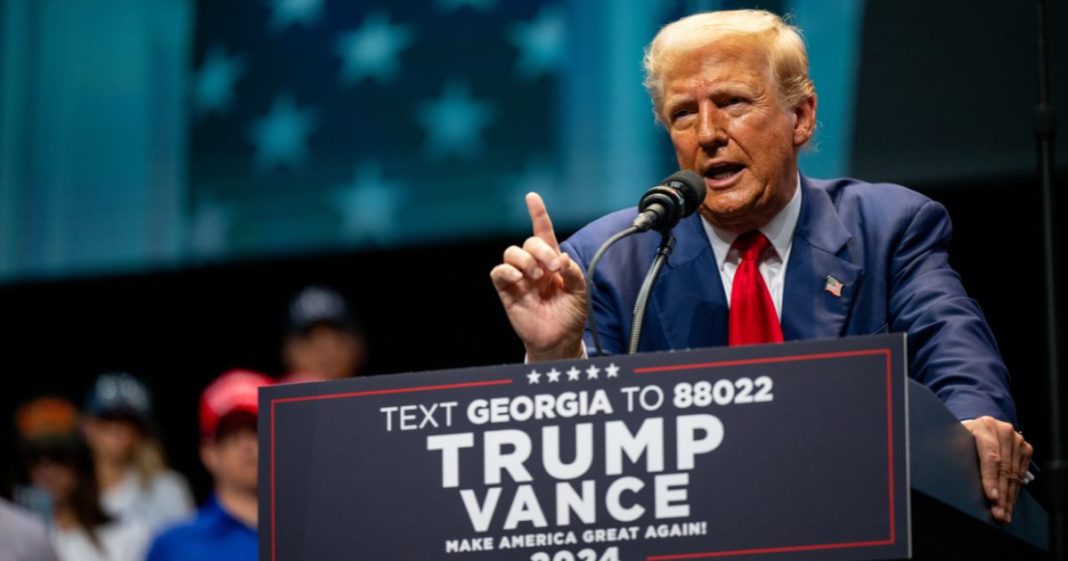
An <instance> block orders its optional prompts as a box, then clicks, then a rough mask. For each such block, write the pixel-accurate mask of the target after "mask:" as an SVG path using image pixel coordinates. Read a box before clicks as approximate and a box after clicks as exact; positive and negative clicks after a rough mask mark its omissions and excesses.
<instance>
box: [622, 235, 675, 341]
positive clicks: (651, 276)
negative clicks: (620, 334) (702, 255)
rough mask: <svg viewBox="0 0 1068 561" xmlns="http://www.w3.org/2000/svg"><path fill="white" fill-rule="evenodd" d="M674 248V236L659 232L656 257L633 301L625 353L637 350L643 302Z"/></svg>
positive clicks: (642, 317) (643, 309)
mask: <svg viewBox="0 0 1068 561" xmlns="http://www.w3.org/2000/svg"><path fill="white" fill-rule="evenodd" d="M674 249H675V236H674V234H672V233H671V231H670V230H669V231H666V232H663V233H662V234H661V237H660V247H659V248H658V249H657V250H656V257H655V258H654V259H653V264H652V266H650V267H649V272H647V273H645V280H644V281H642V287H641V290H639V291H638V299H637V300H636V301H635V302H634V320H633V321H632V322H631V326H630V346H629V347H628V349H627V354H636V353H637V352H638V341H639V340H641V336H642V323H644V322H645V304H646V302H647V301H648V300H649V294H650V293H651V292H652V291H653V285H654V284H656V279H657V278H659V277H660V269H661V268H663V266H664V262H665V261H667V258H668V256H669V255H671V251H672V250H674Z"/></svg>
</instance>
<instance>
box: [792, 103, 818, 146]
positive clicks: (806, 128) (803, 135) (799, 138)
mask: <svg viewBox="0 0 1068 561" xmlns="http://www.w3.org/2000/svg"><path fill="white" fill-rule="evenodd" d="M793 112H794V146H795V147H800V146H802V145H803V144H805V143H806V142H808V141H809V139H811V138H812V135H813V133H815V131H816V95H815V94H813V95H810V96H808V97H805V98H802V99H801V101H799V102H797V105H795V106H794V108H793Z"/></svg>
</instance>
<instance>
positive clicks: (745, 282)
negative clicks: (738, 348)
mask: <svg viewBox="0 0 1068 561" xmlns="http://www.w3.org/2000/svg"><path fill="white" fill-rule="evenodd" d="M770 244H771V242H769V241H768V238H766V237H764V234H761V233H760V232H759V231H757V230H751V231H749V232H746V233H744V234H742V235H741V236H738V239H736V240H734V243H733V244H731V248H733V249H737V250H738V253H739V254H740V255H741V257H742V262H741V263H739V264H738V270H737V271H735V272H734V282H733V283H732V285H731V313H730V321H729V323H728V327H729V337H728V343H729V344H730V345H731V346H732V347H733V346H735V345H755V344H758V343H781V342H782V340H783V338H782V327H781V326H779V318H778V316H776V315H775V304H774V303H773V302H772V301H771V293H770V292H768V285H767V284H765V283H764V277H763V276H761V274H760V266H759V265H760V256H761V255H763V253H764V250H766V249H767V248H768V246H769V245H770Z"/></svg>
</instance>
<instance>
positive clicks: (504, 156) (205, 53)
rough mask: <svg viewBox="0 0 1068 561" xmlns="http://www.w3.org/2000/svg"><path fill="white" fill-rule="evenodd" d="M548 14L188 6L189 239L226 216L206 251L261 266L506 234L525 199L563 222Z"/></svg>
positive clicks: (536, 0) (543, 2)
mask: <svg viewBox="0 0 1068 561" xmlns="http://www.w3.org/2000/svg"><path fill="white" fill-rule="evenodd" d="M546 6H551V7H546ZM564 6H565V4H563V3H561V2H560V0H531V1H530V2H521V3H509V2H501V1H499V0H409V2H406V3H404V4H392V5H391V4H388V3H386V4H379V5H375V4H373V3H372V4H368V3H364V2H341V1H335V0H331V1H326V0H230V1H227V2H201V3H199V4H198V10H197V15H196V25H197V29H196V34H195V45H194V55H193V56H194V66H193V73H192V75H191V77H190V79H189V90H190V91H189V94H188V95H189V102H190V107H191V109H192V110H191V111H190V112H189V114H190V121H191V123H190V124H191V128H190V131H191V133H190V137H191V143H190V156H189V159H190V172H189V181H190V184H191V189H190V190H191V199H192V200H193V201H194V205H193V206H192V207H191V208H190V209H189V211H188V220H187V224H189V225H190V227H192V225H193V223H194V222H196V221H197V220H201V221H206V223H207V224H209V225H210V224H211V223H212V221H213V220H214V221H215V222H218V221H219V220H221V219H220V218H218V217H220V216H223V214H221V213H220V211H218V210H217V209H215V210H212V209H207V210H205V213H206V216H208V218H203V217H200V216H199V214H198V213H199V212H200V209H199V208H198V207H197V205H200V204H215V203H218V204H222V205H225V208H226V209H227V214H226V216H231V217H234V216H240V217H241V218H242V219H241V220H240V221H236V222H235V221H233V220H230V221H229V222H228V223H227V225H226V226H225V227H224V228H218V227H214V228H215V230H216V231H221V232H225V233H226V235H218V236H215V238H216V239H217V245H218V249H219V250H220V251H224V252H225V251H230V250H231V249H234V248H230V247H227V243H228V242H229V243H230V244H233V243H235V242H236V241H238V240H240V242H241V247H240V249H241V251H242V252H246V253H249V254H269V253H271V252H274V251H277V250H285V251H293V250H304V249H317V248H321V247H333V246H336V245H338V244H340V245H341V246H343V247H345V248H350V247H351V248H357V247H361V246H364V245H367V244H370V245H374V244H379V243H383V244H389V243H393V242H396V241H398V240H400V239H402V238H403V239H404V240H408V239H413V240H415V239H427V238H429V237H444V236H457V238H456V239H461V237H469V236H471V235H476V234H477V232H482V231H486V229H487V228H491V229H496V230H498V231H506V230H510V229H512V228H517V229H518V228H521V227H522V225H525V224H529V218H528V216H527V214H526V208H525V204H524V202H523V195H524V194H525V193H526V192H527V191H538V192H539V193H542V194H543V195H545V196H546V197H547V200H548V199H552V201H553V203H554V204H555V205H556V207H557V208H558V210H559V211H560V212H566V210H567V209H568V208H569V207H570V206H574V207H575V208H578V207H577V205H569V204H568V203H569V201H571V199H573V198H574V195H573V194H572V193H570V191H568V190H565V189H562V188H561V185H558V183H560V180H561V179H562V177H563V175H562V171H561V169H560V167H559V164H558V163H557V161H558V160H559V155H560V153H561V149H562V148H561V146H559V145H558V143H559V142H561V140H560V134H559V131H558V130H556V128H557V121H556V120H555V118H556V111H557V107H558V104H559V97H560V93H559V91H558V88H559V84H558V83H557V81H558V80H560V79H562V78H561V77H562V73H561V72H559V69H560V68H561V65H562V64H565V63H566V58H564V56H565V55H564V54H562V50H563V49H565V48H566V46H565V45H564V40H563V37H562V36H561V35H562V34H564V33H565V31H566V30H565V29H564V27H565V22H564V19H565V15H566V12H567V11H566V10H565V9H564ZM249 14H255V15H257V16H258V17H247V16H248V15H249ZM505 117H507V118H505ZM415 200H419V201H420V203H421V204H420V205H408V204H407V202H408V201H415ZM450 209H462V210H463V213H464V214H463V215H462V216H461V215H459V214H457V213H453V212H452V211H451V210H450ZM213 213H214V214H213ZM439 214H440V216H438V215H439ZM446 215H449V216H453V217H454V218H448V217H445V216H446ZM212 216H216V218H214V219H213V218H211V217H212ZM564 216H566V215H564ZM584 217H585V216H584ZM265 220H270V221H271V222H270V224H269V225H268V224H265V223H264V222H263V221H265ZM206 228H207V229H206V230H205V231H208V232H210V231H212V228H213V227H206ZM207 237H208V238H210V237H211V236H207ZM205 239H207V238H205ZM185 240H186V241H187V243H188V244H190V245H189V247H190V251H192V244H193V243H194V241H193V240H194V236H193V234H192V232H190V233H189V235H187V236H186V237H185ZM196 243H198V244H200V246H198V247H214V246H213V244H216V242H212V243H204V242H196ZM586 366H587V365H585V364H583V365H582V366H581V368H586ZM561 370H563V369H561ZM582 377H583V378H585V374H582ZM566 378H567V377H566V376H564V375H563V374H561V375H560V380H561V381H563V380H565V379H566ZM544 380H545V377H544V376H543V377H542V383H543V384H544V383H546V382H545V381H544Z"/></svg>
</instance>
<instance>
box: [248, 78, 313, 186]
mask: <svg viewBox="0 0 1068 561" xmlns="http://www.w3.org/2000/svg"><path fill="white" fill-rule="evenodd" d="M315 122H316V117H315V112H314V111H313V110H311V109H301V108H300V106H298V105H297V104H296V102H294V101H293V98H292V96H289V95H285V94H283V95H281V96H278V97H276V98H275V100H274V102H273V103H272V104H271V109H270V110H269V111H268V112H267V114H266V115H264V116H263V117H261V118H260V119H257V120H256V122H254V123H253V124H252V127H251V130H250V136H251V139H252V142H253V144H254V145H255V148H256V167H257V168H258V169H260V170H261V171H267V170H272V169H275V168H279V167H288V168H290V169H294V168H298V167H300V166H302V165H304V164H305V163H306V162H307V160H308V136H309V135H310V134H311V132H312V129H313V128H314V127H315Z"/></svg>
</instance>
